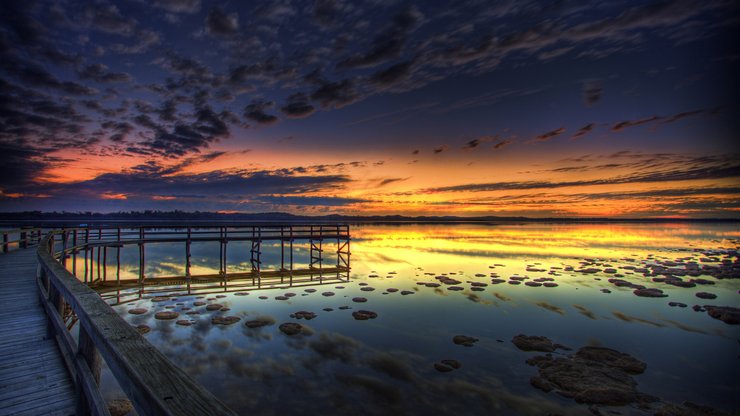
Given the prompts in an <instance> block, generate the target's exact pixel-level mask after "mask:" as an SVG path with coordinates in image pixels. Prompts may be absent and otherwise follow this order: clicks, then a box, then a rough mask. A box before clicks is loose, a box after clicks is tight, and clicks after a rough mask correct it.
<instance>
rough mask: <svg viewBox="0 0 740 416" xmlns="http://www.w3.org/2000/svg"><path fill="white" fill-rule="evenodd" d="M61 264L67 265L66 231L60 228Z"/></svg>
mask: <svg viewBox="0 0 740 416" xmlns="http://www.w3.org/2000/svg"><path fill="white" fill-rule="evenodd" d="M62 266H64V267H67V231H66V230H62Z"/></svg>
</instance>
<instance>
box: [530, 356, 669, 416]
mask: <svg viewBox="0 0 740 416" xmlns="http://www.w3.org/2000/svg"><path fill="white" fill-rule="evenodd" d="M535 358H537V359H536V360H535V359H530V360H527V363H528V364H530V365H535V366H537V367H539V375H537V376H535V377H533V378H532V379H531V380H530V382H531V384H532V385H533V386H534V387H536V388H539V389H541V390H543V391H546V392H547V391H551V390H556V391H557V392H558V393H559V394H560V395H562V396H564V397H570V398H573V399H575V400H576V401H577V402H579V403H588V404H600V405H609V406H622V405H627V404H630V403H635V402H638V403H649V402H655V401H657V398H655V397H652V396H648V395H646V394H643V393H640V392H638V391H637V388H636V387H637V382H635V380H634V379H633V378H632V376H631V374H640V373H642V372H643V371H645V368H646V364H645V363H643V362H642V361H640V360H638V359H636V358H634V357H632V356H631V355H629V354H625V353H621V352H619V351H616V350H612V349H610V348H602V347H583V348H581V349H580V350H578V352H577V353H576V354H575V355H574V356H572V357H567V358H553V357H548V356H540V357H535Z"/></svg>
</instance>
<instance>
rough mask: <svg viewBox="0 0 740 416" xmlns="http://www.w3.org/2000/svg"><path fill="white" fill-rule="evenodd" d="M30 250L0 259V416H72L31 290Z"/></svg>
mask: <svg viewBox="0 0 740 416" xmlns="http://www.w3.org/2000/svg"><path fill="white" fill-rule="evenodd" d="M37 266H38V261H37V258H36V248H35V247H34V248H29V249H23V250H15V251H13V252H10V253H7V254H0V416H4V415H60V416H61V415H74V414H75V387H74V383H73V381H72V378H71V377H70V375H69V373H68V371H67V368H66V367H65V365H64V361H63V360H62V354H61V352H60V350H59V347H58V346H57V342H56V340H55V339H54V338H48V332H47V328H48V319H47V316H46V314H45V313H44V309H43V307H42V306H41V304H40V301H39V289H38V286H37V284H36V269H37Z"/></svg>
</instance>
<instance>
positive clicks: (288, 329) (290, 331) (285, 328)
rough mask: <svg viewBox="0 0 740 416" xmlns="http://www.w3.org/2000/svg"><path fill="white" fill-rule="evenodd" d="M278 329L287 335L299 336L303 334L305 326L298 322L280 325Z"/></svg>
mask: <svg viewBox="0 0 740 416" xmlns="http://www.w3.org/2000/svg"><path fill="white" fill-rule="evenodd" d="M278 328H279V329H280V331H281V332H282V333H283V334H285V335H297V334H299V333H300V332H301V330H302V329H303V326H302V325H301V324H299V323H296V322H286V323H283V324H280V326H279V327H278Z"/></svg>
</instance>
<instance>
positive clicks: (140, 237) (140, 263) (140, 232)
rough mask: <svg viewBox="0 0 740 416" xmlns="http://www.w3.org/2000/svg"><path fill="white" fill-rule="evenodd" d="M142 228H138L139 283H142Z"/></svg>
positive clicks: (143, 265)
mask: <svg viewBox="0 0 740 416" xmlns="http://www.w3.org/2000/svg"><path fill="white" fill-rule="evenodd" d="M145 264H146V262H145V261H144V227H142V228H139V283H141V282H143V281H144V277H145V276H144V267H145Z"/></svg>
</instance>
